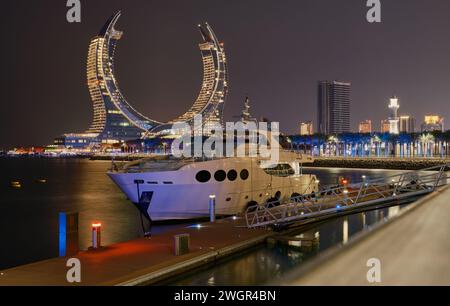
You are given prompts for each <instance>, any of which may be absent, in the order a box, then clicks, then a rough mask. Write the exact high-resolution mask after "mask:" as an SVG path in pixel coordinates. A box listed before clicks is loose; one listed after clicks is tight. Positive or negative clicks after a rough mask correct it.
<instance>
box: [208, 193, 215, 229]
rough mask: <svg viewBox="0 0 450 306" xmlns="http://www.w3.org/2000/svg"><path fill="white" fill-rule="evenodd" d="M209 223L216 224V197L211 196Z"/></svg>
mask: <svg viewBox="0 0 450 306" xmlns="http://www.w3.org/2000/svg"><path fill="white" fill-rule="evenodd" d="M209 221H210V222H211V223H215V222H216V196H215V195H210V196H209Z"/></svg>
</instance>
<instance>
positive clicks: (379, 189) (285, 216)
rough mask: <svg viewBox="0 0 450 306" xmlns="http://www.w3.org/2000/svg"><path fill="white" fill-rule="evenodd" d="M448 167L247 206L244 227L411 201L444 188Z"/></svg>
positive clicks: (441, 166) (423, 170)
mask: <svg viewBox="0 0 450 306" xmlns="http://www.w3.org/2000/svg"><path fill="white" fill-rule="evenodd" d="M449 170H450V164H445V165H440V166H435V167H431V168H426V169H422V170H419V171H411V172H405V173H401V174H397V175H393V176H389V177H384V178H378V179H370V178H367V177H363V178H362V181H361V182H359V183H355V184H349V185H340V186H338V187H334V188H328V189H324V190H320V191H319V192H317V193H312V194H306V195H300V196H297V197H294V198H291V199H289V201H286V202H284V203H280V202H279V201H275V202H269V203H265V204H261V205H255V206H251V207H249V208H248V209H247V211H246V213H245V219H246V222H247V227H249V228H257V227H267V226H279V225H284V224H289V223H296V222H301V221H302V220H306V219H310V218H315V217H320V216H325V215H327V214H329V215H333V214H336V213H340V212H345V211H349V210H353V209H356V208H363V207H369V206H376V205H379V204H382V203H388V202H394V203H395V202H398V201H399V200H403V199H408V198H414V197H417V196H421V195H425V194H428V193H431V192H433V191H435V190H436V188H438V187H440V186H443V185H446V184H448V179H447V174H446V172H447V171H449Z"/></svg>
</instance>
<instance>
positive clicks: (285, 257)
mask: <svg viewBox="0 0 450 306" xmlns="http://www.w3.org/2000/svg"><path fill="white" fill-rule="evenodd" d="M401 208H402V207H400V206H396V207H390V208H384V209H378V210H373V211H368V212H363V213H358V214H354V215H349V216H344V217H340V218H336V219H333V220H330V221H328V222H325V223H322V224H319V225H316V226H314V227H313V228H310V229H308V230H299V231H298V232H297V233H295V234H291V236H292V239H293V240H296V239H299V238H302V239H307V240H308V239H309V238H307V237H315V239H317V243H316V244H314V245H313V246H312V247H310V248H299V247H292V246H288V244H286V243H280V242H277V243H275V244H268V245H265V246H261V247H259V248H257V249H254V250H252V251H250V252H248V253H246V254H243V255H240V256H238V257H235V258H233V259H230V260H227V261H224V262H221V263H219V264H217V265H215V266H213V267H210V268H208V269H206V270H203V271H195V272H193V273H191V274H189V275H187V276H184V277H182V278H179V279H176V280H172V281H170V282H169V283H168V284H169V285H177V286H178V285H180V286H197V285H200V286H204V285H206V286H220V285H231V286H233V285H237V286H241V285H242V286H245V285H264V284H266V283H268V282H272V281H275V280H277V279H280V278H281V277H282V276H283V275H284V274H285V273H286V272H288V271H290V270H291V269H292V268H294V267H298V266H299V265H301V264H302V263H303V262H305V261H306V260H308V259H310V258H312V257H314V256H315V255H317V254H319V253H320V252H323V251H325V250H327V249H329V248H330V247H332V246H336V245H338V244H345V243H348V241H349V240H350V239H351V238H352V236H354V235H355V234H357V233H360V232H361V231H363V230H367V228H368V227H370V226H372V225H374V224H376V223H379V222H385V221H386V220H388V219H389V218H391V217H393V216H395V215H397V214H398V213H399V212H400V209H401Z"/></svg>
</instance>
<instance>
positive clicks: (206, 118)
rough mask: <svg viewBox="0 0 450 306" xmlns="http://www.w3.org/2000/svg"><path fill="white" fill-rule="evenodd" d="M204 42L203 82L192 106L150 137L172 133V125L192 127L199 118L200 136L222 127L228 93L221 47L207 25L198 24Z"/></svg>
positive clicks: (153, 130) (223, 54)
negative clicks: (200, 123)
mask: <svg viewBox="0 0 450 306" xmlns="http://www.w3.org/2000/svg"><path fill="white" fill-rule="evenodd" d="M198 28H199V30H200V34H201V36H202V39H203V42H202V43H200V44H199V48H200V52H201V55H202V62H203V82H202V85H201V88H200V93H199V94H198V97H197V99H196V100H195V102H194V103H193V105H192V107H191V108H190V109H189V110H188V111H187V112H185V113H184V114H182V115H181V116H179V117H178V118H176V119H174V120H172V121H170V122H169V123H167V124H164V125H161V126H158V127H156V128H154V129H151V130H150V134H160V135H164V134H170V133H173V130H172V125H173V124H175V123H180V122H182V123H188V124H189V125H191V126H192V125H193V122H194V117H195V116H197V115H202V119H203V131H194V133H199V132H203V135H208V134H210V131H211V129H214V126H216V125H220V126H222V125H223V110H224V106H225V99H226V96H227V93H228V69H227V58H226V55H225V50H224V44H223V43H222V42H220V41H219V40H218V39H217V37H216V34H215V33H214V31H213V30H212V28H211V27H210V25H209V24H208V23H205V25H198Z"/></svg>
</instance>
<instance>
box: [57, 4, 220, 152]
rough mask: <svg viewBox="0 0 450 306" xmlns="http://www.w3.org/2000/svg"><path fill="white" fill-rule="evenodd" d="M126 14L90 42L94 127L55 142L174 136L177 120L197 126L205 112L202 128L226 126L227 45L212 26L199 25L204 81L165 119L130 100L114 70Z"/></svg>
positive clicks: (116, 17) (75, 143)
mask: <svg viewBox="0 0 450 306" xmlns="http://www.w3.org/2000/svg"><path fill="white" fill-rule="evenodd" d="M120 16H121V12H118V13H117V14H115V15H113V16H112V17H111V18H109V19H108V21H107V22H106V24H105V25H104V26H103V28H102V29H101V31H100V33H99V34H98V35H97V36H95V37H94V38H93V39H92V40H91V42H90V45H89V52H88V59H87V86H88V89H89V94H90V96H91V100H92V103H93V110H94V114H93V120H92V124H91V127H90V128H89V130H87V131H86V132H85V133H84V134H66V135H64V136H63V137H60V138H57V139H55V144H58V145H63V144H65V145H66V146H72V147H83V146H86V145H88V144H99V143H105V144H114V143H122V142H125V141H128V140H135V139H139V138H142V137H145V136H147V135H174V134H176V133H177V132H174V130H173V125H174V124H175V123H187V124H189V125H191V126H192V125H193V123H194V118H195V117H196V116H197V115H202V118H203V129H204V131H205V133H206V134H207V133H208V131H210V129H211V128H214V127H215V126H217V124H222V121H223V119H222V118H223V109H224V104H225V99H226V96H227V92H228V75H227V60H226V56H225V51H224V45H223V43H221V42H220V41H219V40H218V39H217V37H216V35H215V33H214V32H213V30H212V28H211V27H210V26H209V24H207V23H206V24H205V25H199V30H200V34H201V36H202V39H203V41H202V42H201V43H200V44H199V48H200V52H201V55H202V60H203V82H202V85H201V88H200V93H199V95H198V97H197V99H196V100H195V102H194V103H193V105H192V106H191V107H190V108H189V109H188V110H187V111H186V112H185V113H183V114H182V115H180V116H179V117H177V118H175V119H174V120H171V121H169V122H168V123H161V122H159V121H156V120H152V119H150V118H148V117H146V116H144V115H143V114H141V113H140V112H138V111H137V110H136V109H134V108H133V107H132V106H131V104H129V103H128V101H127V100H126V99H125V97H124V95H123V94H122V92H121V91H120V88H119V84H118V81H117V79H116V77H115V74H114V55H115V49H116V46H117V42H118V41H119V40H120V39H121V38H122V35H123V32H122V31H119V30H117V29H116V28H115V26H116V24H117V21H118V20H119V18H120Z"/></svg>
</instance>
